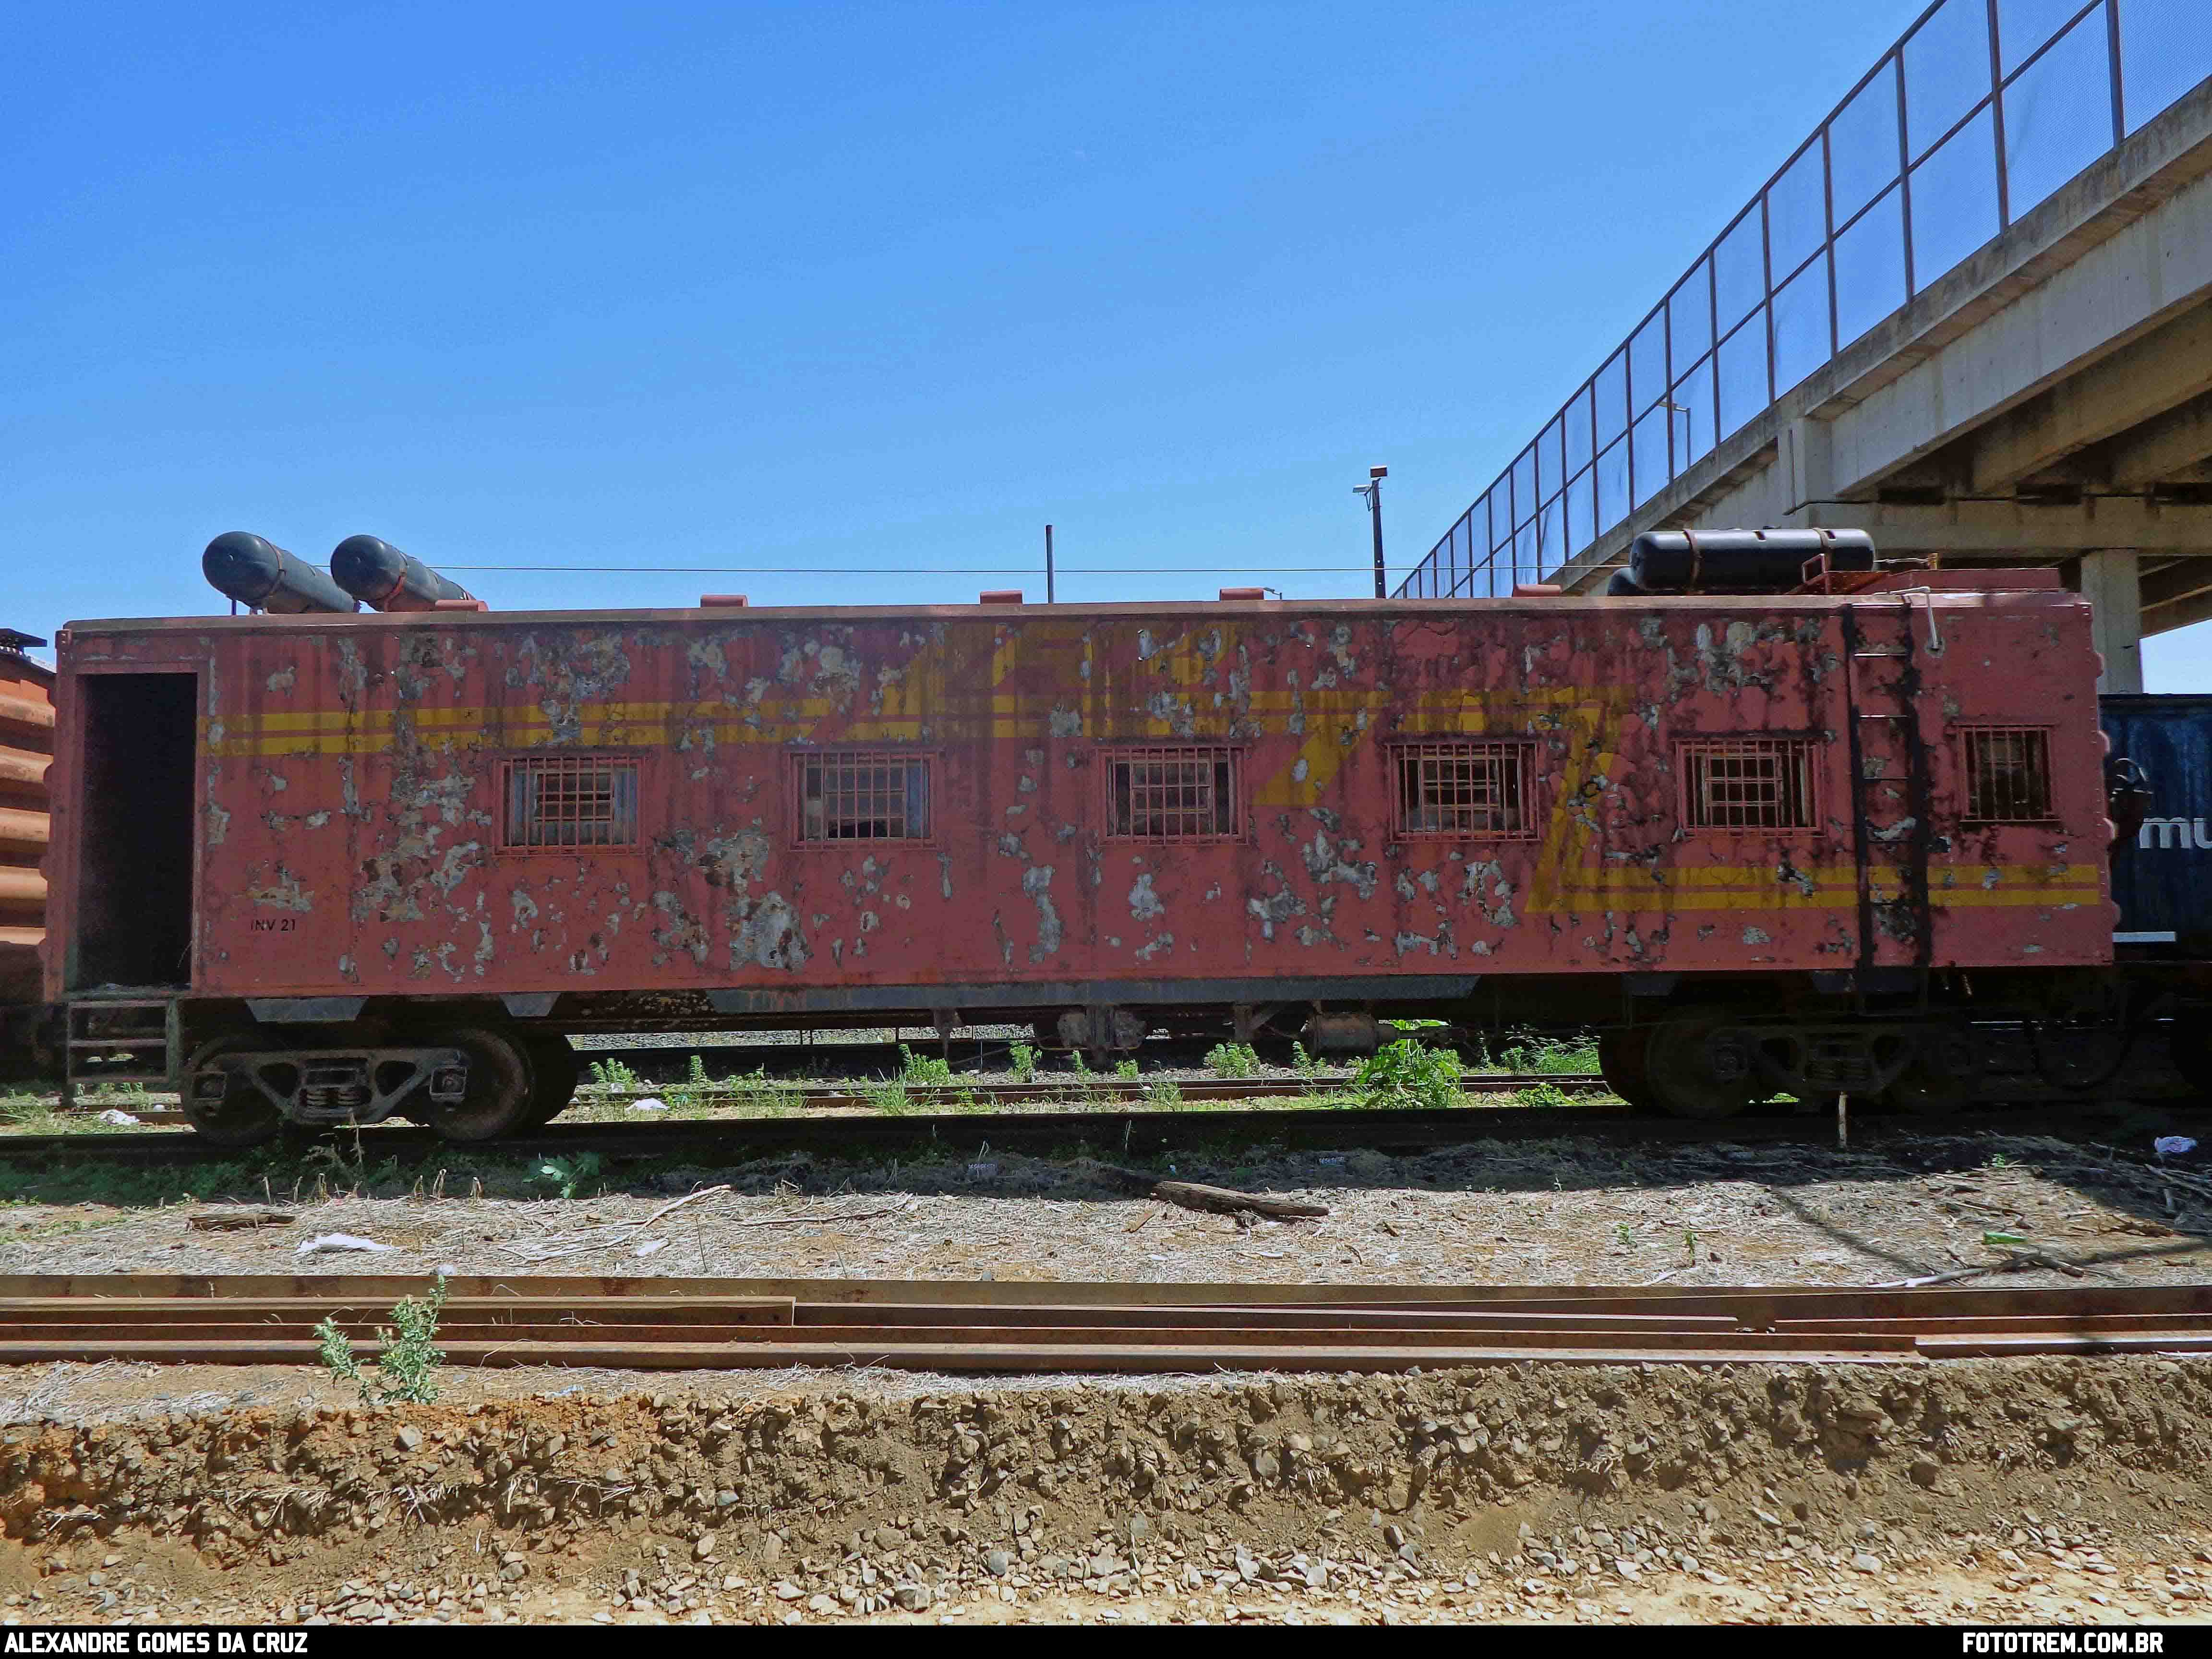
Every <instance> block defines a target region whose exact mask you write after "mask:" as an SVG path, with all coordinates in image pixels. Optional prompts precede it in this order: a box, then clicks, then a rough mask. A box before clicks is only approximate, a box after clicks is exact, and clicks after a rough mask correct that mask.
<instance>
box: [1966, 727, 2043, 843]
mask: <svg viewBox="0 0 2212 1659" xmlns="http://www.w3.org/2000/svg"><path fill="white" fill-rule="evenodd" d="M1960 736H1961V738H1962V739H1963V742H1964V747H1965V750H1966V817H1965V822H1966V823H2050V822H2051V730H2050V728H2049V727H2048V726H1972V727H1969V728H1967V729H1966V731H1965V732H1962V733H1961V734H1960Z"/></svg>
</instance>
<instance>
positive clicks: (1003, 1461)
mask: <svg viewBox="0 0 2212 1659" xmlns="http://www.w3.org/2000/svg"><path fill="white" fill-rule="evenodd" d="M2208 1437H2212V1363H2199V1362H2195V1361H2188V1362H2177V1361H2173V1360H2160V1359H2143V1358H2109V1359H2093V1360H2086V1361H2085V1360H2061V1359H2049V1360H2043V1359H2037V1360H2013V1361H1974V1362H1960V1363H1956V1364H1943V1365H1911V1366H1903V1365H1900V1366H1883V1367H1872V1366H1866V1367H1850V1366H1832V1367H1820V1366H1748V1365H1746V1366H1734V1367H1727V1368H1722V1369H1717V1370H1692V1369H1689V1368H1686V1367H1668V1366H1662V1365H1646V1366H1617V1367H1605V1368H1577V1367H1568V1366H1545V1365H1531V1366H1528V1367H1525V1368H1520V1369H1516V1370H1511V1371H1503V1370H1488V1371H1480V1372H1468V1373H1460V1374H1442V1375H1413V1376H1392V1377H1310V1378H1309V1377H1298V1378H1290V1377H1280V1378H1251V1379H1235V1380H1231V1381H1226V1382H1190V1383H1176V1384H1173V1385H1170V1386H1164V1387H1154V1388H1151V1389H1091V1388H1087V1387H1085V1386H1081V1385H1079V1383H1068V1384H1066V1385H1065V1386H1061V1387H1056V1388H1048V1389H1038V1388H1026V1389H991V1388H988V1387H985V1388H973V1387H951V1386H949V1387H947V1388H945V1389H942V1390H940V1391H937V1392H933V1393H927V1394H923V1395H906V1396H903V1397H899V1396H890V1397H886V1396H884V1395H878V1394H876V1393H874V1392H873V1391H872V1390H871V1389H869V1388H868V1387H867V1386H866V1381H865V1379H862V1380H860V1381H858V1382H856V1383H854V1385H852V1386H848V1387H843V1388H841V1389H836V1390H829V1391H823V1392H818V1393H814V1394H805V1393H801V1394H794V1395H778V1396H772V1397H767V1398H758V1399H753V1400H749V1401H736V1402H732V1401H726V1400H723V1401H714V1400H708V1399H702V1398H698V1397H695V1396H693V1395H690V1394H688V1393H686V1392H684V1391H682V1390H680V1389H671V1391H670V1392H667V1393H665V1394H659V1395H621V1396H609V1395H594V1396H571V1397H567V1398H559V1397H556V1398H539V1399H536V1400H532V1401H506V1402H500V1403H496V1404H485V1403H477V1404H472V1405H465V1406H463V1405H439V1406H428V1407H403V1408H398V1409H392V1410H381V1411H370V1410H362V1409H345V1408H332V1407H318V1408H312V1409H306V1410H301V1411H296V1412H289V1413H288V1412H246V1413H233V1414H228V1415H223V1416H218V1417H211V1418H197V1419H194V1418H170V1419H150V1420H149V1419H138V1420H132V1421H126V1422H108V1423H102V1424H97V1425H88V1426H82V1427H72V1426H66V1425H45V1426H40V1427H31V1426H23V1427H19V1428H16V1429H15V1430H12V1431H9V1432H8V1433H7V1434H6V1435H5V1437H4V1439H0V1522H4V1526H5V1530H6V1534H7V1536H8V1537H9V1539H11V1540H15V1541H18V1545H19V1547H16V1548H14V1549H9V1550H7V1551H6V1552H5V1553H6V1555H7V1556H8V1557H9V1558H10V1559H9V1565H8V1569H7V1571H5V1572H0V1579H10V1580H12V1581H13V1582H15V1583H17V1584H24V1583H34V1582H36V1578H35V1575H36V1573H37V1571H39V1569H40V1565H41V1559H42V1558H50V1557H51V1556H52V1553H53V1552H55V1551H56V1550H59V1551H60V1552H61V1553H62V1555H63V1556H64V1559H66V1558H67V1557H68V1556H69V1554H70V1552H74V1553H75V1554H76V1556H77V1557H79V1558H87V1557H88V1556H90V1555H95V1554H97V1555H100V1556H101V1559H118V1560H120V1559H125V1558H130V1559H137V1560H151V1559H154V1558H155V1557H156V1556H161V1557H164V1558H165V1559H169V1560H170V1562H171V1566H172V1568H173V1571H177V1572H187V1573H188V1576H189V1573H190V1572H204V1571H206V1570H207V1569H216V1570H222V1571H220V1582H222V1583H223V1585H224V1586H225V1588H226V1589H227V1590H228V1591H230V1592H233V1593H237V1592H240V1591H242V1590H243V1589H245V1588H246V1587H247V1586H250V1585H251V1584H252V1583H255V1582H257V1580H258V1579H267V1578H269V1577H270V1575H271V1574H272V1573H274V1574H276V1577H282V1576H283V1573H282V1571H281V1570H283V1569H285V1568H286V1567H288V1565H290V1564H294V1563H299V1562H302V1561H304V1560H307V1559H309V1558H311V1557H318V1556H319V1557H321V1558H323V1559H320V1560H319V1561H317V1562H315V1563H314V1564H313V1565H317V1566H318V1568H319V1570H322V1571H329V1570H335V1569H337V1568H338V1567H339V1566H340V1564H341V1563H342V1562H346V1561H354V1562H361V1561H367V1560H373V1559H377V1558H378V1557H380V1556H381V1555H384V1554H388V1553H391V1552H392V1551H394V1550H407V1551H413V1552H416V1553H421V1552H422V1551H425V1550H427V1551H428V1552H430V1553H431V1554H432V1555H433V1556H434V1557H435V1556H436V1555H437V1554H438V1553H440V1552H441V1551H442V1553H443V1554H444V1555H446V1556H450V1555H452V1554H453V1549H454V1544H453V1541H454V1540H456V1539H459V1540H464V1541H466V1540H473V1541H474V1545H473V1549H472V1550H471V1556H472V1558H473V1559H474V1560H475V1562H476V1563H477V1565H476V1566H475V1567H474V1568H473V1569H472V1570H473V1571H477V1572H478V1573H480V1574H482V1575H483V1576H489V1577H495V1582H496V1581H497V1580H499V1579H503V1580H504V1581H506V1582H507V1583H513V1581H517V1580H520V1579H521V1578H523V1577H526V1576H528V1575H529V1574H530V1573H531V1572H532V1571H533V1557H532V1551H535V1552H538V1553H539V1554H541V1555H544V1554H550V1555H552V1556H554V1557H556V1559H558V1560H562V1561H576V1562H580V1565H570V1566H568V1567H567V1568H566V1569H565V1571H568V1573H569V1574H570V1576H571V1578H572V1579H574V1577H576V1576H578V1575H582V1576H586V1577H589V1576H592V1575H613V1574H617V1573H618V1572H633V1571H635V1568H636V1565H637V1564H638V1563H641V1562H644V1563H648V1564H649V1563H650V1562H651V1561H652V1560H653V1559H659V1560H660V1561H661V1562H662V1563H663V1564H664V1565H665V1562H666V1561H667V1560H668V1559H677V1560H680V1561H683V1562H687V1563H693V1564H697V1565H698V1569H699V1571H700V1572H701V1573H702V1575H704V1576H705V1577H714V1574H716V1573H721V1572H725V1571H734V1572H737V1573H738V1574H740V1575H752V1576H753V1577H761V1576H765V1577H766V1578H767V1579H769V1580H771V1581H777V1582H780V1583H783V1585H784V1587H785V1588H793V1586H797V1587H798V1588H801V1589H803V1588H805V1585H806V1583H809V1582H811V1580H813V1579H820V1580H821V1581H822V1582H823V1583H831V1581H832V1580H838V1582H839V1583H842V1584H843V1585H844V1587H846V1588H852V1587H854V1585H857V1584H858V1583H860V1581H859V1579H858V1578H856V1577H854V1573H856V1572H857V1571H859V1569H858V1568H857V1567H856V1566H854V1563H856V1562H857V1563H865V1564H866V1567H867V1587H866V1589H864V1590H860V1591H857V1592H856V1595H857V1596H858V1599H856V1600H855V1601H852V1602H848V1603H844V1604H842V1606H843V1607H845V1608H846V1609H847V1610H856V1611H863V1612H865V1611H868V1610H870V1608H871V1607H875V1606H877V1605H880V1606H882V1607H897V1606H900V1605H902V1603H900V1602H898V1601H896V1600H894V1597H895V1596H896V1595H897V1594H898V1587H899V1586H901V1585H903V1586H906V1587H907V1588H908V1599H909V1600H910V1601H911V1600H912V1599H913V1598H914V1597H915V1595H920V1596H921V1601H922V1602H923V1603H924V1604H926V1603H927V1593H928V1587H929V1586H930V1585H932V1584H933V1583H934V1584H937V1585H939V1586H940V1587H942V1586H943V1585H944V1584H945V1583H951V1582H954V1581H957V1580H958V1579H960V1578H961V1577H963V1576H968V1575H975V1574H984V1575H1004V1574H1005V1573H1006V1572H1008V1571H1023V1572H1024V1573H1026V1574H1028V1575H1030V1577H1032V1578H1034V1579H1036V1580H1038V1581H1040V1582H1043V1583H1056V1582H1064V1583H1070V1584H1075V1583H1085V1582H1093V1581H1097V1580H1100V1579H1102V1578H1107V1579H1110V1578H1111V1577H1112V1576H1113V1575H1114V1574H1115V1572H1126V1571H1129V1570H1130V1569H1131V1566H1132V1558H1133V1557H1135V1556H1140V1555H1142V1554H1144V1553H1146V1551H1147V1550H1148V1549H1158V1548H1163V1547H1183V1548H1185V1549H1188V1550H1189V1551H1194V1552H1197V1551H1201V1550H1205V1551H1212V1552H1214V1553H1221V1554H1224V1555H1225V1557H1226V1558H1227V1559H1229V1560H1230V1561H1231V1564H1232V1565H1235V1566H1237V1567H1239V1569H1240V1570H1241V1565H1242V1564H1243V1563H1244V1562H1246V1561H1247V1559H1255V1560H1256V1559H1269V1560H1274V1559H1306V1553H1311V1555H1312V1557H1313V1559H1333V1560H1336V1561H1340V1562H1350V1563H1355V1564H1357V1563H1363V1562H1364V1563H1367V1564H1370V1565H1378V1564H1379V1565H1389V1566H1391V1567H1393V1568H1394V1569H1395V1568H1398V1567H1400V1566H1402V1567H1404V1568H1405V1569H1406V1570H1408V1571H1415V1572H1425V1573H1445V1572H1453V1573H1467V1574H1469V1575H1470V1576H1471V1575H1473V1574H1474V1573H1476V1572H1480V1571H1491V1570H1492V1569H1493V1568H1494V1567H1495V1565H1496V1564H1497V1563H1498V1560H1499V1559H1501V1555H1502V1556H1503V1557H1505V1558H1511V1559H1520V1560H1523V1561H1543V1560H1547V1559H1551V1558H1552V1557H1553V1556H1554V1555H1555V1554H1556V1553H1557V1552H1559V1551H1562V1550H1564V1551H1565V1552H1567V1553H1569V1555H1570V1556H1571V1554H1572V1553H1574V1552H1575V1551H1576V1549H1577V1543H1578V1541H1579V1542H1587V1541H1588V1540H1589V1538H1590V1537H1591V1536H1592V1535H1594V1534H1595V1535H1597V1536H1599V1538H1600V1543H1599V1545H1598V1546H1597V1547H1599V1548H1601V1549H1603V1550H1605V1551H1607V1552H1611V1553H1618V1554H1619V1555H1620V1556H1621V1557H1625V1558H1629V1559H1633V1558H1635V1557H1637V1556H1638V1553H1639V1552H1640V1553H1642V1555H1643V1556H1644V1559H1646V1560H1648V1561H1650V1563H1652V1565H1653V1567H1654V1570H1668V1569H1669V1568H1670V1567H1672V1566H1678V1565H1680V1559H1686V1558H1687V1552H1689V1551H1690V1550H1692V1549H1693V1548H1694V1549H1695V1550H1697V1552H1698V1553H1699V1555H1701V1556H1705V1557H1706V1558H1708V1559H1711V1556H1712V1555H1713V1554H1714V1553H1716V1552H1717V1551H1722V1552H1725V1551H1727V1550H1729V1549H1731V1548H1755V1547H1760V1546H1762V1545H1764V1546H1765V1547H1777V1546H1779V1545H1782V1544H1784V1543H1785V1542H1796V1543H1797V1544H1801V1545H1806V1544H1809V1545H1814V1546H1818V1545H1820V1543H1821V1542H1822V1541H1832V1542H1835V1543H1838V1544H1840V1545H1842V1546H1844V1547H1846V1548H1857V1547H1863V1546H1862V1544H1861V1543H1860V1541H1863V1540H1865V1539H1869V1538H1878V1537H1879V1538H1887V1539H1889V1540H1890V1541H1891V1545H1892V1546H1901V1544H1902V1543H1903V1542H1905V1541H1909V1540H1911V1539H1915V1538H1921V1537H1926V1536H1932V1535H1933V1534H1936V1533H1938V1532H1948V1533H1953V1534H1966V1533H1972V1532H1980V1531H1984V1530H1985V1529H1987V1528H1990V1527H1992V1526H1994V1527H1996V1528H1997V1534H1998V1539H1999V1541H2000V1542H2001V1541H2002V1533H2003V1531H2004V1528H2006V1527H2007V1526H2008V1525H2011V1524H2012V1519H2011V1518H2012V1517H2013V1516H2018V1515H2021V1514H2029V1515H2031V1516H2033V1515H2037V1514H2042V1513H2048V1514H2050V1515H2052V1516H2061V1517H2072V1519H2073V1522H2074V1524H2075V1525H2076V1526H2080V1527H2093V1528H2097V1529H2099V1530H2100V1533H2104V1532H2110V1533H2112V1534H2113V1535H2116V1536H2126V1535H2130V1534H2131V1533H2136V1532H2144V1533H2147V1532H2148V1530H2150V1529H2153V1528H2158V1527H2160V1526H2171V1525H2173V1524H2175V1522H2176V1519H2177V1517H2178V1516H2179V1517H2183V1518H2185V1519H2187V1520H2188V1521H2189V1522H2190V1523H2191V1524H2195V1522H2196V1519H2197V1516H2196V1511H2197V1510H2198V1509H2199V1508H2200V1507H2201V1504H2202V1485H2201V1482H2202V1468H2203V1448H2204V1446H2205V1445H2206V1444H2207V1443H2208ZM25 1546H27V1548H26V1547H25ZM486 1552H489V1553H486ZM1608 1559H1611V1558H1610V1555H1609V1556H1608ZM710 1563H711V1564H713V1565H712V1571H711V1572H710V1571H708V1565H707V1564H710ZM840 1563H842V1564H844V1566H845V1569H846V1571H845V1572H844V1574H843V1577H842V1580H839V1579H838V1573H839V1564H840ZM47 1565H49V1567H50V1565H51V1563H50V1560H48V1562H47ZM80 1565H81V1562H80ZM462 1565H469V1563H468V1562H467V1561H466V1560H465V1561H464V1562H463V1564H462ZM563 1570H564V1569H563V1568H562V1567H560V1566H557V1565H556V1566H555V1567H554V1568H552V1569H551V1571H553V1572H554V1574H555V1576H556V1577H558V1576H559V1575H560V1573H561V1572H562V1571H563ZM1255 1571H1256V1569H1255ZM1570 1571H1571V1569H1570ZM465 1576H466V1575H464V1577H465ZM663 1576H664V1577H665V1574H664V1575H663ZM210 1582H213V1581H210ZM272 1582H273V1581H272ZM737 1582H740V1583H751V1582H752V1578H751V1577H739V1578H738V1580H737ZM917 1586H919V1587H921V1589H915V1587H917Z"/></svg>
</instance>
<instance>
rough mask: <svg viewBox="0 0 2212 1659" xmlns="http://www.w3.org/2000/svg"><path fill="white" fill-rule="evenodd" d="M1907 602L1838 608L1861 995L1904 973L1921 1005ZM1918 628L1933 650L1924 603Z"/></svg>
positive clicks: (1923, 820) (1925, 830)
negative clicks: (1891, 972)
mask: <svg viewBox="0 0 2212 1659" xmlns="http://www.w3.org/2000/svg"><path fill="white" fill-rule="evenodd" d="M1917 591H1918V592H1921V593H1923V595H1924V594H1925V592H1926V590H1925V589H1921V590H1917ZM1912 599H1913V594H1912V592H1906V593H1904V594H1900V595H1898V596H1897V602H1896V603H1883V602H1881V601H1879V600H1874V599H1868V600H1863V601H1861V602H1859V603H1857V604H1853V605H1845V606H1844V699H1845V706H1846V707H1847V708H1848V709H1849V711H1850V763H1851V831H1852V847H1853V853H1854V856H1855V858H1856V860H1857V866H1858V872H1857V873H1858V912H1859V969H1860V973H1859V981H1860V994H1861V995H1862V997H1863V995H1864V994H1865V991H1866V986H1867V981H1868V980H1869V978H1870V977H1871V976H1872V974H1871V970H1874V969H1885V968H1910V969H1913V970H1915V972H1916V977H1917V982H1916V986H1915V988H1916V990H1917V993H1918V994H1920V995H1921V996H1922V997H1923V998H1924V997H1925V996H1926V994H1927V986H1928V968H1929V963H1930V962H1931V961H1932V960H1933V959H1934V952H1935V930H1934V927H1933V926H1932V918H1931V915H1930V912H1929V896H1928V856H1929V847H1930V844H1931V841H1932V833H1931V827H1930V824H1929V811H1930V807H1931V805H1932V802H1933V790H1932V787H1931V784H1930V781H1929V755H1928V744H1927V740H1926V737H1925V734H1924V733H1923V732H1922V731H1921V728H1920V716H1919V710H1918V708H1917V702H1918V696H1919V691H1920V666H1921V649H1922V647H1921V642H1920V640H1919V637H1918V634H1917V629H1918V627H1919V626H1920V623H1919V622H1918V621H1917V619H1916V618H1915V617H1914V615H1913V606H1912ZM1926 627H1927V629H1928V632H1929V647H1930V648H1932V649H1935V650H1938V651H1940V650H1941V649H1942V635H1939V634H1937V633H1936V613H1935V608H1934V605H1933V604H1932V602H1931V603H1930V604H1929V606H1928V608H1927V615H1926Z"/></svg>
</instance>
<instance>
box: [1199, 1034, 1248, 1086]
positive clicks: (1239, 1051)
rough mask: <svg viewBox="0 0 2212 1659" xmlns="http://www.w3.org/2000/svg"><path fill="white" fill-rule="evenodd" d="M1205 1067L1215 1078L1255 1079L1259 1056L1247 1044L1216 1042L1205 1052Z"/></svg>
mask: <svg viewBox="0 0 2212 1659" xmlns="http://www.w3.org/2000/svg"><path fill="white" fill-rule="evenodd" d="M1206 1069H1207V1070H1208V1071H1210V1072H1212V1073H1213V1074H1214V1076H1216V1077H1226V1078H1246V1077H1257V1076H1258V1075H1259V1074H1260V1056H1259V1054H1258V1053H1257V1052H1256V1051H1255V1049H1254V1048H1253V1047H1252V1045H1251V1044H1250V1043H1249V1042H1218V1043H1216V1044H1214V1046H1213V1047H1212V1048H1210V1049H1208V1050H1207V1051H1206Z"/></svg>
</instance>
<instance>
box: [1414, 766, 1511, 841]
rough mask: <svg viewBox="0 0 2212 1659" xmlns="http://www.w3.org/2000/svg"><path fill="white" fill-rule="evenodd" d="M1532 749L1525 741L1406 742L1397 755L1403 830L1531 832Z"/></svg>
mask: <svg viewBox="0 0 2212 1659" xmlns="http://www.w3.org/2000/svg"><path fill="white" fill-rule="evenodd" d="M1527 756H1528V744H1522V743H1419V744H1404V745H1402V746H1401V748H1400V749H1399V750H1398V753H1397V769H1398V825H1397V828H1398V833H1399V834H1400V835H1401V836H1493V837H1511V836H1522V835H1526V834H1527V833H1528V793H1527V789H1528V766H1527V764H1526V761H1527Z"/></svg>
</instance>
